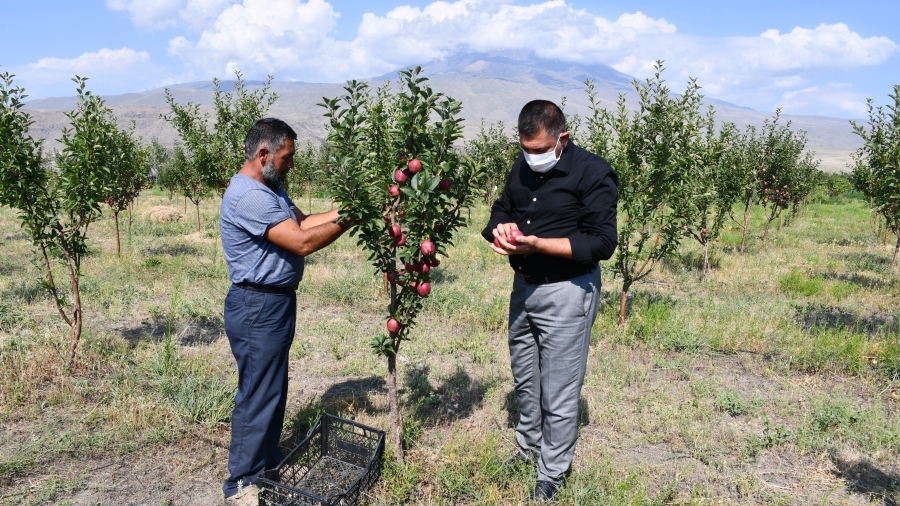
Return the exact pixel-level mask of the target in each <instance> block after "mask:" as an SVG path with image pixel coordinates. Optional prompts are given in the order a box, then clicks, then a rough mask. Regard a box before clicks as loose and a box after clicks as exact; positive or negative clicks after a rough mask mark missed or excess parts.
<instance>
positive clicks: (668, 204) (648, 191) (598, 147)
mask: <svg viewBox="0 0 900 506" xmlns="http://www.w3.org/2000/svg"><path fill="white" fill-rule="evenodd" d="M663 71H664V68H663V66H662V62H661V61H659V62H657V63H656V72H655V73H654V76H653V77H651V78H649V79H647V80H646V81H644V82H639V81H635V82H634V87H635V90H636V91H637V95H638V104H637V105H638V108H637V110H635V111H629V110H628V109H626V107H625V96H624V94H623V95H620V96H619V100H618V107H617V109H616V111H613V112H610V111H607V110H606V109H603V108H601V107H600V106H599V105H598V102H597V99H596V93H595V92H594V87H593V82H591V81H590V80H588V81H587V82H586V83H585V84H586V86H587V93H588V98H589V100H590V104H591V105H590V107H591V112H592V114H591V115H589V116H588V117H587V118H586V121H587V125H586V127H587V132H586V133H585V134H584V141H583V142H584V143H585V145H586V147H587V148H588V150H590V151H591V152H593V153H596V154H598V155H600V156H602V157H603V158H605V159H606V160H607V161H609V163H610V165H612V167H613V169H614V170H615V171H616V174H618V176H619V181H620V184H619V216H620V217H621V220H620V225H619V246H618V249H617V250H616V260H615V262H616V270H617V271H618V273H619V274H620V275H621V276H622V293H621V297H620V301H619V324H620V325H622V324H624V323H625V320H626V315H625V310H626V302H627V296H628V291H629V290H630V289H631V287H632V285H634V283H636V282H638V281H640V280H641V279H643V278H644V277H646V276H647V275H649V274H650V272H651V271H652V269H653V267H654V266H656V264H657V263H658V262H659V261H660V260H662V259H663V258H665V257H666V256H668V255H670V254H672V253H673V252H675V251H676V249H677V248H678V243H679V241H680V240H681V238H682V237H683V236H684V231H685V229H684V226H686V225H688V223H689V222H690V217H691V212H692V209H693V204H692V199H694V198H696V197H697V195H696V193H695V192H696V188H695V184H694V182H693V179H694V178H695V173H696V171H697V168H698V167H699V166H700V165H701V164H702V162H703V157H702V138H703V126H704V123H703V119H702V117H701V115H700V112H699V111H700V99H701V95H699V94H698V91H699V89H700V87H699V86H698V85H697V83H696V81H695V80H693V79H692V80H690V81H689V82H688V85H687V88H686V89H685V91H684V93H682V94H681V95H675V94H673V93H672V92H671V90H669V88H668V87H667V86H666V85H665V81H664V80H663V79H662V73H663Z"/></svg>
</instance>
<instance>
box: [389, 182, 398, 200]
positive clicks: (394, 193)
mask: <svg viewBox="0 0 900 506" xmlns="http://www.w3.org/2000/svg"><path fill="white" fill-rule="evenodd" d="M388 192H389V193H390V194H391V197H396V196H397V195H400V187H399V186H397V185H394V186H391V189H390V190H388Z"/></svg>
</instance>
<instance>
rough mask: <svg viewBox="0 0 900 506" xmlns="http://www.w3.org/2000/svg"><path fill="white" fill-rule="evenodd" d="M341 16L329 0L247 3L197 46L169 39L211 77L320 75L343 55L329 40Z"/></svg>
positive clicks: (225, 15) (230, 11)
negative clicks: (235, 73)
mask: <svg viewBox="0 0 900 506" xmlns="http://www.w3.org/2000/svg"><path fill="white" fill-rule="evenodd" d="M337 17H338V14H337V13H336V12H335V11H334V9H333V8H332V7H331V5H330V4H328V3H327V2H325V1H324V0H309V1H308V2H306V3H302V2H299V1H297V0H244V2H243V3H241V4H235V5H231V6H229V7H228V8H226V9H225V10H224V11H223V12H222V13H221V14H219V16H218V17H217V18H216V20H215V23H214V24H213V26H212V27H211V28H210V29H208V30H205V31H203V33H202V34H201V35H200V38H199V40H197V42H191V41H189V40H188V39H187V38H185V37H182V36H179V37H176V38H174V39H172V40H171V41H169V53H170V54H171V55H175V56H178V57H180V58H182V59H183V60H185V61H186V62H188V63H189V64H190V65H191V66H193V67H195V68H199V69H202V70H206V71H207V72H208V73H210V74H212V75H221V74H223V73H225V74H231V73H232V72H233V71H234V70H241V71H244V72H246V73H247V74H248V75H253V74H266V73H276V72H278V73H280V74H282V75H281V76H280V77H282V78H284V77H288V76H285V75H283V74H284V73H288V74H290V73H291V72H297V71H300V72H316V69H318V68H328V67H329V66H330V65H333V64H334V63H335V58H341V57H342V56H343V55H342V54H341V51H335V50H334V49H335V48H334V45H335V44H336V42H335V41H334V40H333V39H330V38H328V37H327V34H328V32H330V31H331V30H332V29H333V28H334V26H335V23H336V21H337Z"/></svg>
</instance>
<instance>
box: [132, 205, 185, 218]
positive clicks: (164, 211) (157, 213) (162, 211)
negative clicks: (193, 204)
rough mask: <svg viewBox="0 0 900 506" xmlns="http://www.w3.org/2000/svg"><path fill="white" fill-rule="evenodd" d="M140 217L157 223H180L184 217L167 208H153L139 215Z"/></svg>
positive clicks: (171, 208) (173, 209)
mask: <svg viewBox="0 0 900 506" xmlns="http://www.w3.org/2000/svg"><path fill="white" fill-rule="evenodd" d="M141 216H143V217H144V218H148V219H151V220H156V221H159V222H167V221H181V220H183V219H184V215H182V214H181V213H179V212H178V211H176V210H175V208H173V207H169V206H153V207H151V208H150V209H147V210H146V211H144V212H143V213H141Z"/></svg>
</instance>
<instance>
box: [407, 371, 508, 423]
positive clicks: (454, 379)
mask: <svg viewBox="0 0 900 506" xmlns="http://www.w3.org/2000/svg"><path fill="white" fill-rule="evenodd" d="M430 376H431V368H430V367H429V366H428V365H413V366H410V367H407V368H406V372H405V373H404V381H403V384H404V391H402V392H401V399H403V398H404V397H405V400H406V404H407V405H408V406H410V407H412V408H413V409H414V410H415V417H416V419H417V420H419V421H423V422H424V421H427V422H428V424H429V425H434V426H436V425H441V424H446V423H452V422H455V421H457V420H461V419H463V418H467V417H469V416H471V415H472V413H474V412H475V410H476V409H480V408H481V406H482V405H483V403H484V394H485V392H487V391H488V389H490V388H491V387H492V386H493V383H492V382H490V381H482V380H480V379H477V378H476V379H473V378H472V377H471V376H470V375H469V373H467V372H466V371H464V370H463V369H461V368H457V369H456V370H455V371H454V372H453V373H452V374H450V375H449V376H448V377H446V378H444V379H443V381H441V384H440V385H438V386H437V387H436V388H435V387H432V386H431V379H430ZM403 394H405V395H403Z"/></svg>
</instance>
